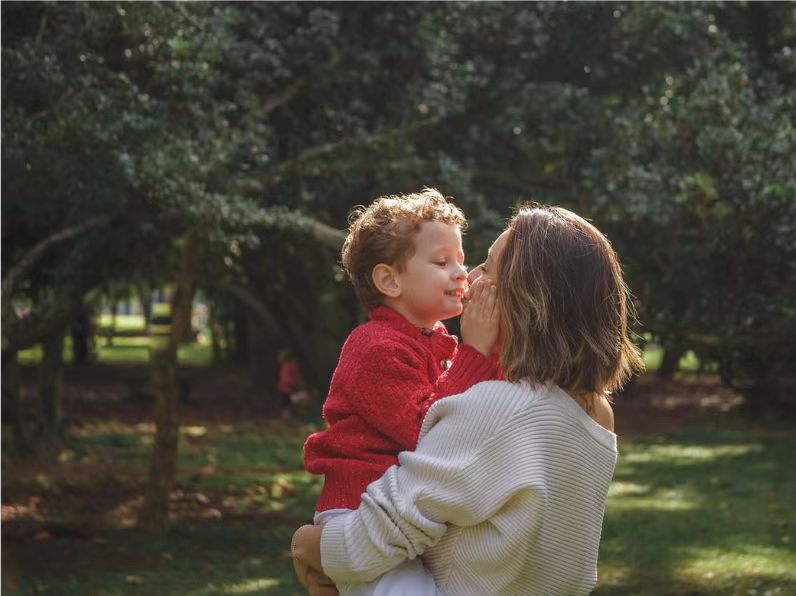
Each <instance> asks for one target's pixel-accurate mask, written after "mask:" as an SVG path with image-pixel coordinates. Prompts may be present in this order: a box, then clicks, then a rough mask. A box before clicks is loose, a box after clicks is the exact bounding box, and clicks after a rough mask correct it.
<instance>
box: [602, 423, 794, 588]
mask: <svg viewBox="0 0 796 596" xmlns="http://www.w3.org/2000/svg"><path fill="white" fill-rule="evenodd" d="M795 446H796V445H795V444H794V441H793V439H791V438H787V437H784V436H779V437H776V436H772V437H763V438H754V437H753V435H750V433H748V432H746V433H738V432H721V431H715V430H712V431H709V432H706V431H700V430H691V431H688V432H683V433H678V434H676V435H673V436H671V437H668V438H650V439H636V440H630V441H621V440H620V459H619V464H618V467H617V471H616V475H615V478H614V483H613V485H612V488H611V492H610V494H609V500H608V505H607V508H606V516H605V523H604V529H603V540H602V543H601V552H600V587H599V589H598V590H597V591H596V592H595V594H598V595H601V596H607V595H613V594H694V595H696V594H747V593H749V594H761V595H763V594H785V593H794V591H796V553H795V552H794V548H793V544H792V543H791V536H790V534H791V531H792V528H793V527H794V522H795V521H796V519H794V511H796V479H795V478H794V474H793V472H792V469H793V468H792V462H791V459H792V454H793V453H794V447H795Z"/></svg>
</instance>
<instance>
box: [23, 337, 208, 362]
mask: <svg viewBox="0 0 796 596" xmlns="http://www.w3.org/2000/svg"><path fill="white" fill-rule="evenodd" d="M164 342H165V336H133V337H115V338H114V339H113V344H112V345H107V343H106V342H105V340H104V339H102V338H99V337H98V338H97V341H96V344H95V346H96V351H97V362H98V363H100V364H135V365H140V366H145V365H147V364H149V362H150V358H151V352H152V350H153V349H154V348H156V347H158V346H161V345H163V343H164ZM41 356H42V350H41V346H39V345H36V346H33V347H32V348H29V349H27V350H21V351H20V352H19V361H20V362H21V363H22V364H35V363H37V362H40V361H41ZM177 359H178V360H179V362H180V364H184V365H189V366H205V365H208V364H210V363H211V362H212V361H213V351H212V347H211V346H210V342H209V340H208V339H207V338H206V337H205V336H200V339H199V340H197V341H196V342H193V343H186V344H181V345H180V346H179V348H178V350H177ZM72 360H73V357H72V338H70V337H67V338H65V340H64V362H65V363H70V362H72Z"/></svg>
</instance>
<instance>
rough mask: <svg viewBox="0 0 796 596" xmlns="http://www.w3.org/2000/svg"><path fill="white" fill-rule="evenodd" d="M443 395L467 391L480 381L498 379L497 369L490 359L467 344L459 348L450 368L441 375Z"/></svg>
mask: <svg viewBox="0 0 796 596" xmlns="http://www.w3.org/2000/svg"><path fill="white" fill-rule="evenodd" d="M443 374H444V375H445V379H444V390H443V391H440V393H443V394H444V395H455V394H457V393H462V392H464V391H467V390H468V389H469V388H470V387H472V386H473V385H475V384H476V383H480V382H481V381H492V380H495V379H497V378H498V371H497V367H496V366H495V362H494V360H493V359H491V358H487V357H486V356H484V355H483V354H482V353H481V352H479V351H478V350H476V349H475V348H474V347H472V346H471V345H468V344H462V345H460V346H459V350H458V352H457V353H456V357H455V358H454V359H453V363H452V364H451V367H450V368H449V369H448V370H447V371H445V373H443Z"/></svg>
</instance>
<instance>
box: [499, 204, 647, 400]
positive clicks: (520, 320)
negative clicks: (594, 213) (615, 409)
mask: <svg viewBox="0 0 796 596" xmlns="http://www.w3.org/2000/svg"><path fill="white" fill-rule="evenodd" d="M507 229H508V230H509V233H508V235H507V238H506V244H505V246H504V248H503V252H502V256H501V258H500V263H499V264H498V271H499V274H498V279H499V280H500V282H499V284H498V304H499V308H500V316H501V326H502V337H503V345H502V353H501V366H502V367H503V374H504V377H505V378H506V379H507V380H509V381H518V380H521V379H526V380H529V381H531V382H546V381H552V382H553V383H555V384H557V385H558V386H559V387H561V388H562V389H564V390H565V391H567V392H568V393H570V394H572V395H575V396H579V397H586V396H591V395H594V394H605V393H610V392H613V391H615V390H616V389H618V388H619V387H621V386H622V384H623V383H624V382H625V381H627V379H628V378H630V377H631V376H632V375H633V374H635V373H637V372H639V371H641V370H642V369H643V367H644V365H643V362H642V360H641V356H640V354H639V350H638V348H637V347H636V346H635V345H633V343H632V342H631V341H630V338H629V337H628V328H627V320H628V311H629V309H632V303H631V302H630V299H629V292H628V290H627V287H626V286H625V283H624V281H623V278H622V269H621V267H620V265H619V259H618V258H617V255H616V252H615V251H614V249H613V248H612V247H611V244H610V242H609V241H608V239H607V238H606V237H605V236H603V234H602V233H601V232H600V231H599V230H598V229H597V228H595V227H594V226H593V225H592V224H590V223H589V222H587V221H586V220H585V219H583V218H582V217H579V216H578V215H576V214H574V213H572V212H571V211H567V210H566V209H562V208H560V207H548V206H541V205H528V206H523V207H521V208H519V210H518V211H517V213H516V214H515V215H514V217H513V218H512V219H511V220H510V222H509V224H508V228H507Z"/></svg>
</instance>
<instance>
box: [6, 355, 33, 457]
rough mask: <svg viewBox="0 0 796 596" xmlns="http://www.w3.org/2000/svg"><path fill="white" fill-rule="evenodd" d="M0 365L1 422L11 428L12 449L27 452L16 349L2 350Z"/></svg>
mask: <svg viewBox="0 0 796 596" xmlns="http://www.w3.org/2000/svg"><path fill="white" fill-rule="evenodd" d="M2 365H3V377H2V378H3V380H2V390H3V422H4V423H5V424H8V425H9V428H10V429H11V437H12V443H13V445H14V451H16V452H17V453H28V452H29V451H30V449H31V446H30V442H29V440H28V434H27V432H26V429H25V418H24V416H23V415H22V406H21V404H20V399H19V363H18V361H17V352H16V350H4V351H3V356H2Z"/></svg>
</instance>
